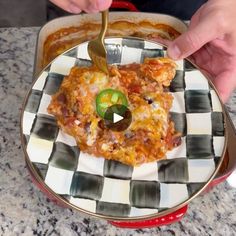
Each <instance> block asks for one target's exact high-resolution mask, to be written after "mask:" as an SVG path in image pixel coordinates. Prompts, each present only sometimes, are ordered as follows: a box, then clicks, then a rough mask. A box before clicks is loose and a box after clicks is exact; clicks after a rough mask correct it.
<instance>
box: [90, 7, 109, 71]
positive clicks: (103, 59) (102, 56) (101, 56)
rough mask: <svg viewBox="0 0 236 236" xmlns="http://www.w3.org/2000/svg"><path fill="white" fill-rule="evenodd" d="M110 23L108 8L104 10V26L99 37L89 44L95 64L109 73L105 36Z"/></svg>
mask: <svg viewBox="0 0 236 236" xmlns="http://www.w3.org/2000/svg"><path fill="white" fill-rule="evenodd" d="M107 25H108V10H105V11H102V26H101V31H100V33H99V35H98V37H97V38H96V39H94V40H92V41H90V42H89V44H88V54H89V56H90V58H91V60H92V62H93V64H94V65H95V66H96V67H97V68H98V69H100V70H101V71H103V72H104V73H106V74H108V66H107V52H106V48H105V45H104V37H105V34H106V31H107Z"/></svg>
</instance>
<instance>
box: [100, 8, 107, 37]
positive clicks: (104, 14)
mask: <svg viewBox="0 0 236 236" xmlns="http://www.w3.org/2000/svg"><path fill="white" fill-rule="evenodd" d="M107 25H108V10H105V11H102V26H101V27H102V28H101V31H100V33H99V36H98V37H99V38H101V39H102V40H103V39H104V37H105V34H106V31H107Z"/></svg>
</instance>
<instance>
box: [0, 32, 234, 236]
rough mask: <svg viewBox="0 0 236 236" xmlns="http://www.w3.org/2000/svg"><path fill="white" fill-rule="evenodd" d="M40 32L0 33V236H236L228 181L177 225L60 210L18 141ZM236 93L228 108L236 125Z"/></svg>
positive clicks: (191, 206) (203, 197)
mask: <svg viewBox="0 0 236 236" xmlns="http://www.w3.org/2000/svg"><path fill="white" fill-rule="evenodd" d="M38 30H39V28H7V29H4V28H1V29H0V155H1V156H0V235H3V236H5V235H7V236H9V235H27V236H28V235H53V236H54V235H66V236H74V235H96V236H97V235H127V236H128V235H135V236H136V235H163V236H171V235H191V236H193V235H201V236H203V235H224V236H225V235H232V236H233V235H236V210H235V209H236V189H233V188H231V187H230V186H229V185H228V184H227V182H225V183H221V184H220V185H218V186H217V187H215V188H214V189H213V190H211V191H210V192H209V193H207V194H204V195H201V196H198V197H197V198H195V199H194V200H193V201H192V202H191V203H190V204H189V209H188V212H187V214H186V216H185V217H184V218H183V219H182V220H181V221H180V222H178V223H175V224H172V225H170V226H163V227H159V228H158V227H157V228H151V229H138V230H128V229H119V228H116V227H114V226H112V225H110V224H109V223H107V221H104V220H99V219H95V218H92V217H89V216H88V215H84V214H82V213H80V212H77V211H74V210H69V209H64V208H61V207H59V206H57V205H55V204H54V203H52V202H50V201H49V200H48V199H47V197H46V196H45V195H44V194H43V193H42V192H40V190H39V189H38V188H37V187H35V185H34V184H33V183H32V182H31V180H30V176H29V173H28V170H27V169H26V166H25V162H24V154H23V151H22V148H21V142H20V112H21V107H22V103H23V99H24V97H25V94H26V91H27V90H28V89H29V88H30V84H31V82H32V74H33V72H32V71H33V63H34V52H35V45H36V37H37V32H38ZM235 104H236V93H235V94H233V96H232V98H231V100H230V101H229V103H228V104H227V107H228V109H229V112H230V115H231V117H232V119H233V121H234V124H235V123H236V106H235Z"/></svg>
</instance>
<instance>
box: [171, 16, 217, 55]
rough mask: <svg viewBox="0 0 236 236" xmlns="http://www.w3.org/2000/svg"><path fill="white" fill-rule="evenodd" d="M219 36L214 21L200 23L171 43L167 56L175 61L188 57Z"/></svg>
mask: <svg viewBox="0 0 236 236" xmlns="http://www.w3.org/2000/svg"><path fill="white" fill-rule="evenodd" d="M209 29H210V30H209ZM218 34H219V32H218V31H217V26H216V25H215V22H214V19H210V20H205V21H202V22H199V23H198V24H197V25H196V26H194V27H192V28H190V29H188V31H187V32H185V33H183V34H182V35H180V36H179V37H178V38H177V39H175V40H174V41H173V42H171V43H170V45H169V47H168V50H167V54H168V56H169V57H170V58H172V59H174V60H178V59H182V58H185V57H188V56H190V55H191V54H193V53H194V52H196V51H197V50H199V49H200V48H201V47H202V46H204V45H205V44H206V43H208V42H210V41H212V40H213V39H215V38H217V36H218Z"/></svg>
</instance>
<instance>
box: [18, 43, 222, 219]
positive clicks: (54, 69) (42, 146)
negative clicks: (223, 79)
mask: <svg viewBox="0 0 236 236" xmlns="http://www.w3.org/2000/svg"><path fill="white" fill-rule="evenodd" d="M106 47H107V51H108V62H109V63H110V64H112V63H115V64H128V63H133V62H137V63H140V62H142V61H143V59H144V58H145V57H163V56H165V55H166V51H165V48H164V47H163V46H160V45H159V44H157V43H153V42H150V41H144V40H141V39H134V38H133V39H132V38H110V39H107V40H106ZM90 64H91V62H90V58H89V56H88V53H87V43H84V44H81V45H79V46H77V47H75V48H73V49H71V50H69V51H67V52H66V53H64V54H62V55H60V56H59V57H57V58H56V59H55V60H54V61H53V62H52V63H51V64H50V65H49V66H48V67H47V68H46V69H45V70H44V71H43V72H42V73H41V75H40V76H39V77H38V78H37V80H36V81H35V83H34V84H33V86H32V88H31V90H30V93H29V95H28V96H27V98H26V102H25V107H24V110H23V114H22V136H23V139H22V140H23V147H24V149H25V153H26V160H27V162H28V164H30V165H31V167H32V169H33V170H34V174H35V175H37V178H38V179H39V178H40V180H41V183H42V184H45V186H46V187H47V188H48V189H49V190H50V191H51V192H52V193H53V194H54V195H56V196H57V197H59V198H60V199H63V200H64V201H65V202H67V203H68V206H72V207H75V208H76V209H79V210H82V211H83V212H87V213H90V214H92V215H96V216H99V217H103V218H106V219H116V220H118V219H125V220H132V219H143V218H149V217H152V216H157V215H161V214H166V213H168V212H170V211H171V210H173V209H177V208H178V207H181V206H182V205H184V204H186V203H187V202H188V201H189V200H190V199H192V198H193V197H194V196H196V195H197V194H198V193H199V192H200V191H201V190H202V189H203V188H204V187H205V186H206V184H207V183H208V182H209V181H210V180H211V179H212V178H213V176H214V175H215V173H216V171H217V169H218V167H219V163H221V159H222V156H223V153H224V149H225V145H226V144H225V143H226V140H225V128H224V127H225V126H224V113H223V109H222V106H221V103H220V101H219V98H218V96H217V94H216V92H215V91H214V89H213V88H212V86H211V85H210V84H209V83H208V80H207V79H206V78H205V77H204V75H203V74H202V73H201V72H200V71H199V70H197V69H196V68H194V67H193V66H192V65H191V64H190V63H189V62H188V61H186V60H181V61H177V64H178V69H177V73H176V76H175V78H174V80H173V82H172V84H171V86H170V91H171V93H172V95H173V97H174V102H173V106H172V108H171V117H172V119H173V120H174V122H175V126H176V128H177V130H178V131H180V132H181V133H182V144H181V145H180V146H179V147H177V148H175V149H174V150H173V151H170V152H168V153H167V158H166V159H165V160H162V161H158V162H152V163H148V164H143V165H141V166H140V167H134V168H133V167H130V166H126V165H124V164H121V163H118V162H115V161H108V160H105V159H104V158H96V157H93V156H90V155H88V154H86V153H82V152H80V150H79V149H78V147H77V146H76V143H75V140H74V139H73V138H72V137H70V136H68V135H67V134H65V133H63V132H62V131H61V130H59V128H58V126H57V124H56V121H55V119H54V117H53V116H52V115H50V114H48V113H47V106H48V105H49V103H50V100H51V95H53V94H54V93H55V92H56V91H57V90H58V88H59V86H60V84H61V82H62V80H63V78H64V76H65V75H68V74H69V72H70V69H71V68H72V67H73V66H75V65H76V66H82V65H90Z"/></svg>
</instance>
